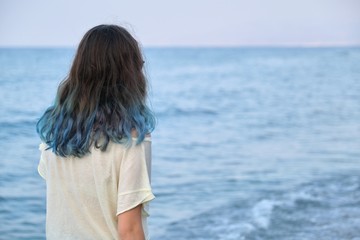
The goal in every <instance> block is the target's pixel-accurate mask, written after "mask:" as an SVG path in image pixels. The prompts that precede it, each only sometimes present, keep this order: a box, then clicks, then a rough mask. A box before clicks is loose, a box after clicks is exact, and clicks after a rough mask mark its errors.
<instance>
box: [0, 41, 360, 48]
mask: <svg viewBox="0 0 360 240" xmlns="http://www.w3.org/2000/svg"><path fill="white" fill-rule="evenodd" d="M77 46H78V45H53V44H49V45H38V44H34V45H0V48H2V49H4V48H23V49H25V48H28V49H29V48H39V49H41V48H54V49H61V48H70V49H73V48H76V47H77ZM140 47H141V48H247V47H249V48H252V47H259V48H262V47H264V48H272V47H273V48H326V47H360V42H358V43H298V44H296V43H279V44H271V43H265V44H193V45H191V44H173V45H171V44H148V45H147V44H141V43H140Z"/></svg>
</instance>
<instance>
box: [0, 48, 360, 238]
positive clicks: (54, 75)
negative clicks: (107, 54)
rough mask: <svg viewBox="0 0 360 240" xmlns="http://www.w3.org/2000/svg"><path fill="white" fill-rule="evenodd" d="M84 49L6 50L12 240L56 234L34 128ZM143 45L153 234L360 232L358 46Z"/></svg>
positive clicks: (4, 159)
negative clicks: (151, 123) (150, 121)
mask: <svg viewBox="0 0 360 240" xmlns="http://www.w3.org/2000/svg"><path fill="white" fill-rule="evenodd" d="M74 54H75V49H73V48H1V49H0V130H1V131H0V239H45V211H46V209H45V206H46V201H45V194H46V185H45V181H43V180H42V178H41V177H40V176H39V175H38V173H37V165H38V162H39V150H38V145H39V143H40V140H39V138H38V136H37V134H36V130H35V124H36V122H37V120H38V119H39V117H40V116H41V114H42V113H43V112H44V110H45V109H46V108H47V107H48V106H49V105H50V104H51V103H52V102H53V99H54V96H55V94H56V90H57V86H58V84H59V83H60V82H61V81H62V80H63V79H64V78H65V77H66V75H67V73H68V71H69V68H70V66H71V63H72V60H73V57H74ZM143 54H144V59H145V73H146V75H147V78H148V81H149V104H150V106H151V108H152V109H153V111H154V112H155V114H156V117H157V126H156V129H155V131H154V132H153V133H152V139H153V143H152V146H153V149H152V152H153V153H152V154H153V158H152V188H153V192H154V195H155V196H156V198H155V199H154V200H153V201H152V202H151V203H150V217H149V218H148V224H149V232H150V236H151V239H152V240H183V239H190V240H215V239H216V240H217V239H219V240H315V239H316V240H337V239H339V240H360V47H237V48H230V47H229V48H205V47H204V48H198V47H177V48H172V47H157V48H144V49H143Z"/></svg>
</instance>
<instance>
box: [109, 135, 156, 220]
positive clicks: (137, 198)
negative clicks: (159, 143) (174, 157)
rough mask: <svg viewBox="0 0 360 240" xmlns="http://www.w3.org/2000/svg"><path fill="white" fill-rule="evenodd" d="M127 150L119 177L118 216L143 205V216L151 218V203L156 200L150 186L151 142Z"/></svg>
mask: <svg viewBox="0 0 360 240" xmlns="http://www.w3.org/2000/svg"><path fill="white" fill-rule="evenodd" d="M135 142H136V141H135V140H133V141H132V146H130V147H129V148H127V149H126V150H125V153H124V156H123V159H122V162H121V167H120V175H119V184H118V199H117V213H116V215H118V214H120V213H123V212H126V211H128V210H130V209H132V208H134V207H136V206H138V205H139V204H142V214H143V215H145V216H149V215H150V214H149V202H150V201H151V200H153V199H154V198H155V196H154V194H153V193H152V189H151V184H150V173H151V169H150V167H151V140H149V139H148V138H146V139H145V140H144V141H143V142H142V143H140V144H138V145H136V144H135Z"/></svg>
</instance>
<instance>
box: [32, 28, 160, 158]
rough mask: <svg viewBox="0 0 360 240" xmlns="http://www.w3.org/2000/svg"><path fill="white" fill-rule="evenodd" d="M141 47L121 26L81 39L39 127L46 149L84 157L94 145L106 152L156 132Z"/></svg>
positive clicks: (63, 155)
mask: <svg viewBox="0 0 360 240" xmlns="http://www.w3.org/2000/svg"><path fill="white" fill-rule="evenodd" d="M143 65H144V61H143V57H142V54H141V50H140V47H139V44H138V42H137V41H136V40H135V39H134V38H133V37H132V36H131V34H130V33H129V32H128V31H127V30H126V29H125V28H123V27H120V26H117V25H99V26H96V27H94V28H92V29H90V30H89V31H88V32H87V33H86V34H85V35H84V37H83V39H82V40H81V42H80V44H79V46H78V49H77V52H76V55H75V58H74V61H73V64H72V66H71V69H70V72H69V74H68V76H67V77H66V78H65V79H64V80H63V81H62V82H61V83H60V85H59V87H58V91H57V94H56V98H55V101H54V103H53V105H51V106H50V107H49V108H48V109H47V110H46V111H45V113H44V114H43V115H42V117H41V118H40V119H39V121H38V122H37V124H36V131H37V133H38V134H39V136H40V138H41V140H42V141H43V142H45V143H46V144H47V145H48V149H52V151H53V152H54V153H55V154H57V155H59V156H62V157H66V156H75V157H82V156H84V155H85V154H87V153H90V150H89V149H90V146H91V145H92V144H93V143H94V144H95V147H96V148H98V149H101V151H105V150H106V148H107V146H108V143H109V141H110V140H112V141H114V142H117V143H122V144H126V145H130V142H131V141H132V131H136V134H137V141H136V144H139V143H141V142H142V141H143V140H144V137H145V135H146V134H148V133H150V132H152V131H153V130H154V127H155V117H154V115H153V113H152V111H151V110H150V109H149V107H148V106H147V103H146V99H147V80H146V78H145V75H144V72H143Z"/></svg>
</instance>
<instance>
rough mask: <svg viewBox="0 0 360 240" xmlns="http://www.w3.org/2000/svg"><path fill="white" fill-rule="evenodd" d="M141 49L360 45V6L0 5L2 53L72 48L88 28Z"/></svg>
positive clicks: (353, 2)
mask: <svg viewBox="0 0 360 240" xmlns="http://www.w3.org/2000/svg"><path fill="white" fill-rule="evenodd" d="M102 23H112V24H120V25H123V26H125V27H127V28H128V29H129V30H130V31H131V32H132V33H133V34H135V36H136V38H137V39H138V40H139V41H140V42H141V43H142V45H143V46H145V47H146V46H243V45H276V46H278V45H286V46H288V45H290V46H291V45H295V46H303V45H305V46H308V45H310V46H318V45H358V46H359V45H360V0H178V1H171V0H167V1H166V0H142V1H140V0H128V1H124V0H117V1H115V0H101V1H100V0H98V1H96V0H0V46H45V47H47V46H60V47H61V46H70V47H74V46H77V44H78V43H79V41H80V39H81V38H82V36H83V35H84V33H85V32H86V31H87V30H88V29H90V28H91V27H93V26H95V25H98V24H102Z"/></svg>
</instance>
